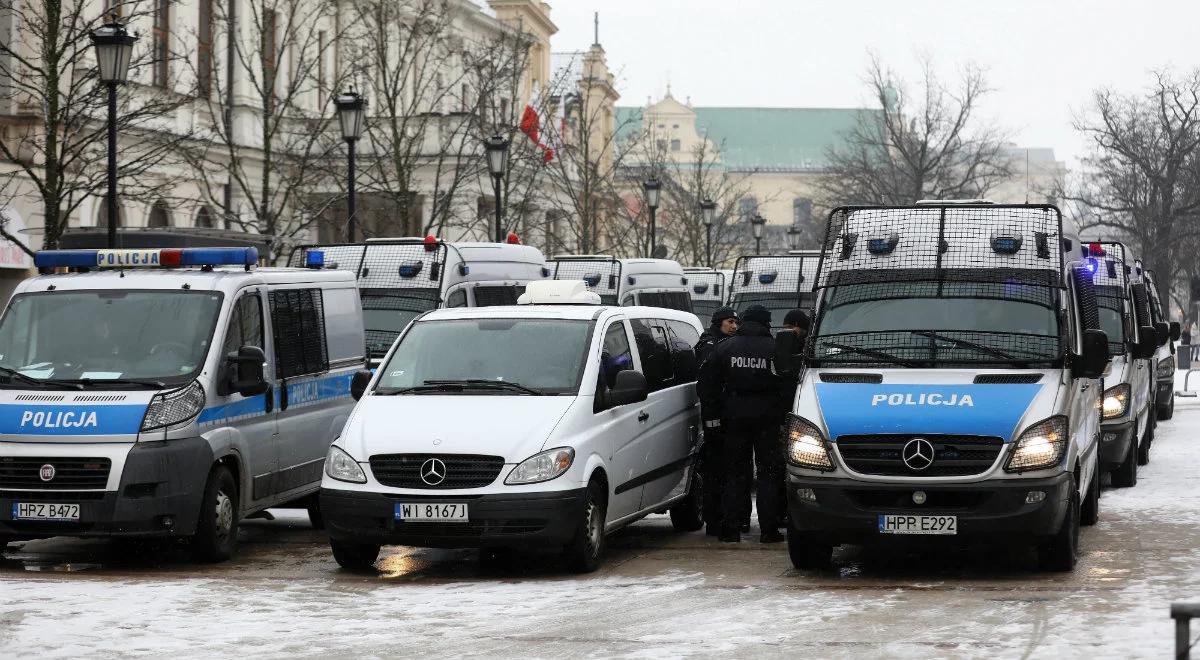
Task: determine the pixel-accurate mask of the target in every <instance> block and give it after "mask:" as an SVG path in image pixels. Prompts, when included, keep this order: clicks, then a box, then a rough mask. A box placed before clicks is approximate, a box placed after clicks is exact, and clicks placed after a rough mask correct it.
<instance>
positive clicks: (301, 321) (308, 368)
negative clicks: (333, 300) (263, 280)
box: [270, 289, 329, 378]
mask: <svg viewBox="0 0 1200 660" xmlns="http://www.w3.org/2000/svg"><path fill="white" fill-rule="evenodd" d="M270 300H271V324H272V325H273V326H274V331H275V332H274V336H275V363H276V370H277V372H278V375H279V377H280V378H291V377H293V376H302V375H305V374H315V373H320V372H322V371H328V370H329V356H328V353H327V352H326V349H325V313H324V308H323V307H322V304H321V290H320V289H288V290H282V291H272V292H271V293H270Z"/></svg>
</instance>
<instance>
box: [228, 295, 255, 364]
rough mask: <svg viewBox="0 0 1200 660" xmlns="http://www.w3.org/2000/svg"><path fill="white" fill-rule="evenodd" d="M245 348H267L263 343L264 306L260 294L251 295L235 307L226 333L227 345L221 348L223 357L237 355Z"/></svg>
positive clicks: (243, 297)
mask: <svg viewBox="0 0 1200 660" xmlns="http://www.w3.org/2000/svg"><path fill="white" fill-rule="evenodd" d="M243 346H257V347H258V348H266V346H265V344H264V342H263V315H262V304H261V303H260V302H259V298H258V294H256V293H250V294H247V295H244V296H242V297H241V298H240V299H238V301H237V304H236V305H234V307H233V316H232V318H230V319H229V329H228V330H226V331H225V343H224V345H222V347H221V353H222V354H223V355H229V354H230V353H237V351H238V349H239V348H241V347H243Z"/></svg>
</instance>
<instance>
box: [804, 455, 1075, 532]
mask: <svg viewBox="0 0 1200 660" xmlns="http://www.w3.org/2000/svg"><path fill="white" fill-rule="evenodd" d="M800 489H810V490H812V491H813V493H815V494H816V501H815V502H814V501H811V500H805V499H801V498H800V496H799V493H798V492H797V491H799V490H800ZM1070 489H1071V475H1070V474H1069V473H1063V474H1059V475H1056V476H1053V477H1047V478H1042V479H997V480H992V481H986V482H977V483H968V484H897V483H878V482H870V481H857V480H853V479H836V478H819V477H818V478H813V477H811V476H805V475H802V474H799V473H795V472H793V470H792V469H790V468H789V471H788V476H787V503H788V517H789V519H790V521H791V525H792V527H793V528H795V529H796V531H798V532H801V533H803V534H805V535H806V536H812V537H813V538H816V539H819V540H823V541H826V542H829V543H833V544H839V543H863V542H868V541H873V540H879V539H881V538H885V537H889V538H895V535H891V534H880V533H879V516H880V515H885V514H887V515H952V516H957V518H958V533H957V534H956V535H955V537H957V538H963V537H967V538H977V537H988V536H995V537H1008V538H1014V539H1022V540H1027V539H1028V538H1029V537H1044V536H1050V535H1052V534H1054V533H1055V532H1057V531H1058V529H1059V528H1060V527H1061V526H1062V522H1063V517H1064V516H1065V515H1066V512H1067V506H1068V504H1069V502H1070ZM918 490H920V491H923V492H924V493H925V494H926V498H927V499H926V503H925V504H923V505H919V506H918V505H916V504H913V501H912V494H913V492H914V491H918ZM1030 491H1042V492H1044V493H1046V497H1045V499H1044V500H1042V501H1041V502H1038V503H1035V504H1026V502H1025V499H1026V495H1027V494H1028V493H1029V492H1030ZM926 538H928V537H926ZM943 538H946V537H943Z"/></svg>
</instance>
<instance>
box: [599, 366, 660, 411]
mask: <svg viewBox="0 0 1200 660" xmlns="http://www.w3.org/2000/svg"><path fill="white" fill-rule="evenodd" d="M649 393H650V386H649V385H648V384H647V383H646V377H645V376H643V375H642V372H640V371H634V370H631V369H627V370H625V371H621V372H619V373H617V378H616V381H615V382H614V383H613V386H612V389H610V390H609V391H608V394H606V395H605V397H604V400H605V403H607V404H608V407H609V408H616V407H617V406H627V405H629V404H631V403H641V402H642V401H645V400H646V396H647V395H648V394H649Z"/></svg>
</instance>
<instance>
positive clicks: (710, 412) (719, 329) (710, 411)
mask: <svg viewBox="0 0 1200 660" xmlns="http://www.w3.org/2000/svg"><path fill="white" fill-rule="evenodd" d="M737 329H738V317H737V312H735V311H734V309H733V308H732V307H722V308H720V309H718V310H717V311H715V312H713V314H712V324H711V325H709V326H708V329H707V330H705V331H704V334H702V335H700V341H699V342H698V343H697V344H696V362H697V363H698V364H700V365H703V364H704V361H705V360H706V359H708V358H709V357H711V356H712V354H713V351H714V350H715V349H716V347H717V345H718V344H720V343H721V342H723V341H725V340H726V339H729V338H730V337H732V336H733V335H734V334H735V333H736V332H737ZM700 417H701V419H702V420H703V421H704V445H703V446H702V447H701V449H700V474H701V477H702V483H703V484H704V520H705V521H706V523H707V524H706V525H705V533H706V534H708V535H709V536H718V535H719V534H720V533H721V518H722V512H721V491H722V489H723V486H724V481H725V470H724V469H722V466H723V461H724V459H723V457H722V456H721V452H722V445H721V400H720V398H719V397H716V398H712V399H709V400H704V399H703V398H702V399H701V400H700ZM749 504H750V502H749V498H748V497H747V499H746V504H745V514H744V515H745V517H746V518H749V516H750V506H749ZM738 519H739V520H741V516H739V518H738Z"/></svg>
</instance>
